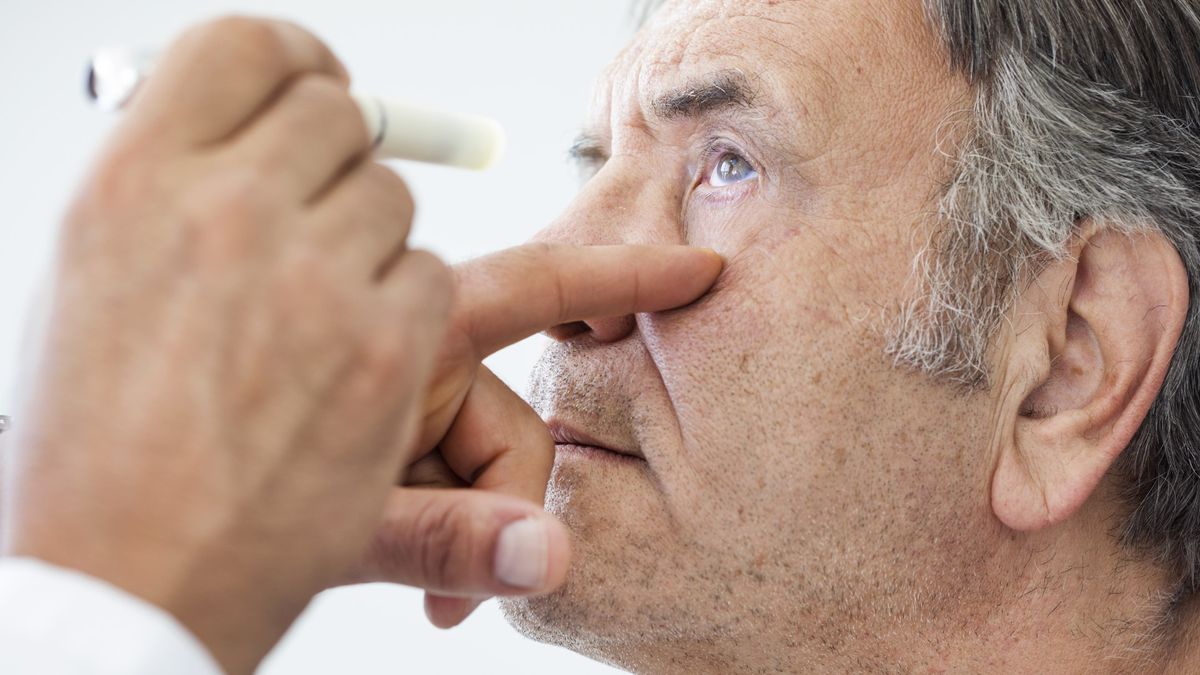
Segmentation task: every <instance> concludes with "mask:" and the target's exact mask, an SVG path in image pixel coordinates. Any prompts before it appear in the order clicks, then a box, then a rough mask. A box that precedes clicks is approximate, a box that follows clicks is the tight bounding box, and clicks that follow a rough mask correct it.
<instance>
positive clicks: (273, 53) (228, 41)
mask: <svg viewBox="0 0 1200 675" xmlns="http://www.w3.org/2000/svg"><path fill="white" fill-rule="evenodd" d="M180 46H181V48H184V49H189V50H192V51H195V52H197V53H199V54H206V55H211V54H219V55H221V59H222V61H223V62H224V63H228V64H236V67H237V68H238V70H240V71H242V72H248V71H252V72H268V73H276V72H279V71H282V70H284V69H285V68H286V67H287V58H288V57H287V55H288V49H287V45H286V44H285V40H284V38H283V36H282V35H281V34H280V32H279V30H278V29H277V28H276V27H275V25H274V24H273V23H272V22H271V21H269V20H267V19H258V18H253V17H248V16H242V15H228V16H223V17H220V18H217V19H213V20H211V21H208V22H205V23H202V24H200V25H198V26H196V27H195V28H193V29H191V30H190V31H188V32H187V33H185V34H184V36H183V37H182V38H181V39H180Z"/></svg>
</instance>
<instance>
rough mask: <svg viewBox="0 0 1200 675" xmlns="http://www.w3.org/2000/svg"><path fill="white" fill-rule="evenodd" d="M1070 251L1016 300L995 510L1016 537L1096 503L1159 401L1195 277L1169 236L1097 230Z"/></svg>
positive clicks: (1002, 373) (1005, 368)
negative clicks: (1113, 468) (1098, 489)
mask: <svg viewBox="0 0 1200 675" xmlns="http://www.w3.org/2000/svg"><path fill="white" fill-rule="evenodd" d="M1070 253H1071V254H1072V255H1071V256H1069V257H1067V258H1065V259H1063V260H1061V261H1058V262H1055V263H1053V264H1051V265H1050V266H1049V267H1047V268H1046V269H1045V270H1044V271H1043V272H1042V273H1041V274H1040V275H1039V276H1038V278H1037V279H1036V280H1035V282H1034V283H1033V284H1031V285H1030V286H1029V287H1028V288H1027V289H1026V290H1025V291H1024V292H1023V293H1022V294H1021V295H1020V296H1019V298H1018V299H1017V302H1016V303H1015V306H1014V313H1013V315H1012V321H1011V333H1010V334H1008V335H1007V336H1006V340H1007V342H1006V346H1005V349H1003V353H1004V355H1005V358H1004V359H1003V361H1002V362H1001V363H999V364H998V365H997V371H996V372H997V375H998V377H997V378H996V384H997V387H996V391H997V392H998V396H999V398H998V400H997V401H996V405H997V406H998V408H997V411H998V413H999V414H998V417H997V418H996V419H997V421H998V423H999V425H1000V427H999V428H998V429H997V430H996V431H997V433H996V436H995V438H996V440H997V442H998V445H997V446H996V447H994V452H995V453H996V454H995V469H994V472H993V474H992V491H991V501H992V511H993V512H994V513H995V514H996V517H997V518H998V519H999V520H1000V521H1001V522H1003V523H1004V524H1005V525H1006V526H1008V527H1010V528H1012V529H1015V530H1023V531H1031V530H1037V529H1040V528H1044V527H1048V526H1051V525H1056V524H1058V523H1061V522H1063V521H1064V520H1066V519H1068V518H1070V517H1071V516H1072V515H1074V514H1075V513H1076V512H1077V511H1078V510H1079V509H1080V507H1081V506H1082V505H1083V503H1084V502H1085V501H1087V499H1088V497H1089V496H1090V495H1091V494H1092V492H1093V491H1094V490H1095V489H1096V486H1097V485H1098V484H1099V482H1100V479H1101V478H1102V477H1103V476H1104V474H1105V473H1106V472H1107V471H1108V469H1109V468H1110V467H1111V466H1112V464H1113V462H1114V461H1116V459H1117V457H1118V456H1119V455H1120V454H1121V452H1122V451H1123V450H1124V449H1125V447H1126V446H1127V445H1129V442H1130V441H1131V439H1132V438H1133V435H1134V433H1136V432H1137V430H1138V427H1140V426H1141V424H1142V421H1143V420H1144V419H1145V417H1146V412H1147V411H1148V410H1149V409H1150V406H1151V404H1152V403H1153V402H1154V399H1155V398H1156V397H1157V396H1158V392H1159V389H1160V388H1161V387H1162V383H1163V378H1164V377H1165V376H1166V373H1167V368H1168V367H1169V366H1170V363H1171V357H1172V355H1173V354H1174V352H1175V344H1176V342H1177V341H1178V340H1179V335H1180V332H1181V331H1182V330H1183V324H1184V320H1185V318H1186V316H1187V310H1188V277H1187V271H1186V270H1185V268H1184V266H1183V262H1182V261H1181V260H1180V258H1179V254H1178V253H1177V252H1176V251H1175V248H1174V247H1173V246H1172V245H1171V244H1170V243H1169V242H1168V241H1167V240H1166V238H1165V237H1163V236H1162V235H1161V234H1158V233H1156V232H1149V233H1133V234H1129V233H1121V232H1117V231H1114V230H1109V229H1101V228H1099V227H1097V226H1096V224H1095V223H1094V222H1091V221H1089V222H1085V223H1083V226H1082V227H1081V230H1080V233H1079V235H1077V236H1076V238H1075V239H1073V240H1072V242H1071V246H1070Z"/></svg>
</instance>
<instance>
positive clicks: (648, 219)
mask: <svg viewBox="0 0 1200 675" xmlns="http://www.w3.org/2000/svg"><path fill="white" fill-rule="evenodd" d="M642 164H643V163H642V162H639V161H638V160H637V159H636V158H634V157H632V156H628V155H625V156H617V157H614V158H612V159H610V160H609V161H608V162H607V163H606V164H605V165H604V167H603V168H602V169H601V170H600V172H599V173H597V174H596V175H595V176H593V177H592V179H591V180H590V181H588V182H587V184H586V185H585V186H584V188H583V190H582V191H581V192H580V193H579V196H578V197H577V198H576V199H575V201H574V202H573V203H572V204H571V206H570V208H568V209H567V210H566V212H565V213H563V215H562V216H561V217H560V218H559V219H558V220H557V221H556V222H555V223H554V224H552V225H551V226H550V227H548V228H546V229H545V230H543V231H542V232H541V234H539V235H538V236H537V239H538V240H539V241H545V242H553V243H561V244H574V245H611V244H678V243H682V236H681V234H680V233H681V228H680V227H679V211H680V209H679V198H678V197H677V196H676V195H675V194H674V192H675V190H676V189H677V188H676V187H674V186H673V185H671V184H670V180H669V178H667V176H665V175H659V176H656V175H655V174H654V172H652V171H647V170H644V169H640V167H641V165H642ZM645 164H648V163H645ZM636 328H637V322H636V321H635V319H634V317H633V316H631V315H626V316H616V317H593V318H587V319H585V320H583V321H576V322H573V323H568V324H563V325H560V326H555V327H554V328H552V329H550V330H549V331H547V334H549V335H550V337H552V338H554V339H556V340H560V341H569V340H584V339H590V340H592V341H594V342H596V343H613V342H619V341H621V340H623V339H625V338H626V337H628V336H630V335H631V334H633V332H634V331H635V330H636Z"/></svg>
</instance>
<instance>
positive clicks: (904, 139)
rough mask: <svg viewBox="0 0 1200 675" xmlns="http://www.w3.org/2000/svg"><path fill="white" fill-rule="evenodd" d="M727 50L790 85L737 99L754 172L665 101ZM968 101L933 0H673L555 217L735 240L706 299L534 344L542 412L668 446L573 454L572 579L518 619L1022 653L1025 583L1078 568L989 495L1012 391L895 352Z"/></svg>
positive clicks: (562, 237)
mask: <svg viewBox="0 0 1200 675" xmlns="http://www.w3.org/2000/svg"><path fill="white" fill-rule="evenodd" d="M729 69H733V70H737V71H739V72H743V73H745V74H746V75H747V76H748V77H749V78H750V79H751V80H752V81H754V82H756V83H757V84H758V85H760V86H761V87H763V88H764V89H765V90H767V91H769V92H770V98H771V100H772V102H773V103H774V104H775V105H776V106H777V107H778V108H779V110H778V111H777V112H775V113H773V114H769V115H767V118H766V119H765V121H764V125H765V127H764V128H765V130H761V129H760V131H759V132H755V133H753V134H750V133H746V134H740V133H739V132H738V125H737V124H736V123H730V124H727V125H717V126H718V127H720V129H719V130H721V131H722V132H724V131H731V130H732V131H731V136H732V138H733V140H735V141H737V142H738V143H739V145H740V146H741V149H742V150H744V151H745V154H746V156H747V157H748V158H749V159H751V160H752V161H753V162H754V163H755V164H756V168H757V169H758V170H759V172H760V178H759V180H757V181H755V182H754V185H753V186H751V187H750V188H748V189H743V188H736V189H735V191H737V196H736V197H733V198H729V199H724V198H722V199H711V198H708V197H706V196H704V195H701V194H699V193H697V192H696V191H694V190H692V189H691V186H692V185H693V184H694V180H693V176H692V174H691V173H690V171H691V170H694V167H695V165H696V162H697V155H698V152H699V147H700V145H701V144H702V142H703V140H704V138H706V137H707V134H709V133H710V132H711V131H712V129H710V128H708V125H707V123H704V122H691V121H683V122H677V123H672V124H663V123H661V122H659V121H657V120H654V119H651V115H650V113H649V112H648V111H649V105H650V104H649V102H650V101H651V100H652V99H653V98H654V97H655V96H656V95H658V94H659V93H661V92H663V91H665V90H668V89H673V88H676V87H678V86H681V85H683V84H685V83H687V82H689V81H690V80H691V79H692V78H694V77H698V76H701V75H704V74H705V73H709V72H712V71H719V70H729ZM968 105H969V92H968V90H967V87H966V85H965V84H964V83H963V82H961V81H959V80H958V79H957V78H955V77H954V76H953V75H952V74H951V72H950V70H949V67H948V65H947V64H946V63H945V61H944V59H943V55H942V53H941V51H940V50H939V48H938V46H937V42H936V38H935V37H934V35H933V33H932V32H931V31H930V29H929V28H928V27H927V25H926V23H925V21H924V17H923V15H922V13H921V8H920V5H919V2H916V1H915V0H914V1H912V2H883V1H859V0H806V1H803V2H801V1H793V2H785V1H777V2H766V1H763V0H705V1H696V0H693V1H690V2H674V3H672V4H669V5H668V6H667V7H666V8H665V9H664V10H662V11H661V12H660V13H659V14H658V15H657V16H656V18H655V19H654V20H653V21H652V22H651V24H650V25H649V26H648V27H647V28H646V29H644V30H643V31H642V32H641V33H640V34H639V35H638V36H637V38H636V39H635V40H634V42H633V44H632V45H631V46H630V47H628V48H627V49H626V50H625V51H624V52H623V53H622V54H621V55H620V56H619V57H618V58H617V59H616V61H615V62H614V63H613V65H612V66H611V67H610V68H609V69H608V71H607V73H606V74H605V76H604V77H603V78H602V79H601V80H600V82H599V84H598V86H597V89H596V96H595V100H594V104H593V107H592V110H591V118H590V127H591V128H592V129H593V130H595V131H596V132H597V133H599V134H601V135H602V136H603V137H604V138H605V139H606V141H607V143H608V145H609V151H610V155H611V158H610V159H609V160H608V161H607V163H606V164H605V165H604V166H603V168H601V169H600V170H599V171H598V173H597V174H596V175H595V176H593V177H592V178H591V179H590V180H589V181H588V182H587V183H586V185H585V186H584V187H583V189H582V191H581V193H580V195H579V196H578V198H577V200H576V201H575V202H574V204H573V205H572V206H571V207H570V208H568V210H567V211H566V213H564V214H563V216H562V217H561V218H560V219H559V220H558V221H557V222H556V223H555V224H554V225H552V226H551V227H550V228H549V229H548V230H547V231H546V232H544V233H543V234H542V235H541V238H542V239H544V240H549V241H563V242H573V243H588V244H601V243H616V242H624V243H689V244H694V245H699V246H708V247H712V248H714V249H716V250H717V251H719V252H720V253H722V254H723V255H724V256H725V257H726V259H727V261H728V265H727V269H726V271H725V272H724V273H723V275H722V278H721V279H720V280H719V281H718V283H717V286H716V288H715V289H714V290H713V291H712V292H711V293H710V294H709V295H708V296H706V297H705V298H703V299H701V300H700V301H699V302H697V303H696V304H694V305H692V306H690V307H687V308H684V309H681V310H677V311H674V312H667V313H662V314H657V315H640V316H637V317H635V318H634V317H623V318H613V319H600V320H597V321H593V322H589V327H590V329H591V330H589V331H585V332H582V333H580V334H577V335H574V336H573V337H570V338H569V339H566V340H564V341H561V342H558V343H556V344H554V345H553V346H551V347H550V348H549V349H548V350H547V352H546V354H545V356H544V357H543V359H542V361H541V362H540V364H539V366H538V368H537V370H536V372H535V375H534V380H533V398H534V404H535V406H536V407H537V408H538V410H539V412H540V413H541V414H542V415H543V416H546V417H550V416H559V417H565V418H568V419H572V420H577V421H581V423H582V424H584V425H585V428H587V429H589V430H590V431H593V432H595V434H598V435H600V436H601V437H602V438H605V439H607V440H611V441H613V442H621V443H623V444H628V445H630V446H636V447H638V448H640V449H641V450H642V451H643V452H644V453H645V455H646V457H647V459H648V462H647V463H646V464H645V465H636V464H634V465H631V464H616V463H602V462H595V461H583V460H578V459H564V458H562V457H560V458H559V461H558V463H557V464H556V467H555V472H554V475H553V478H552V480H551V485H550V492H549V497H548V506H549V508H550V509H551V510H552V511H553V512H554V513H556V514H557V515H559V516H560V517H561V518H562V519H563V520H564V522H565V523H566V524H567V525H568V526H569V528H570V529H571V531H572V535H573V538H574V540H573V550H574V559H573V566H572V570H571V573H570V576H569V579H568V582H567V584H566V586H565V587H564V588H563V589H562V590H561V591H559V592H558V593H555V594H553V595H550V596H548V597H543V598H535V599H530V600H508V601H505V604H504V606H505V610H506V612H507V614H508V616H509V618H510V620H511V621H512V622H513V623H514V625H515V626H517V627H518V629H520V630H521V631H523V632H525V633H526V634H528V635H531V636H533V637H535V638H537V639H541V640H545V641H549V642H553V643H557V644H561V645H564V646H567V647H569V648H571V649H574V650H576V651H579V652H581V653H583V654H585V655H588V656H591V657H593V658H596V659H598V660H602V661H606V662H609V663H613V664H616V665H618V666H620V667H623V668H626V669H630V670H633V671H636V672H646V673H710V672H711V673H716V672H738V673H760V672H761V673H773V672H864V671H878V672H910V671H912V670H914V669H920V670H926V669H927V670H929V671H930V672H937V671H938V669H939V668H948V669H949V670H955V669H957V670H959V671H962V670H967V671H985V670H996V671H1000V672H1003V671H1004V670H1005V668H1006V667H1007V666H1011V664H1012V662H1011V661H1006V659H1007V658H1008V656H1006V655H1007V654H1008V653H1009V651H1010V650H1013V649H1015V648H1016V646H1017V645H1018V644H1025V643H1023V642H1022V641H1021V640H1022V638H1019V637H1018V636H1017V635H1016V632H1015V631H1013V630H1009V628H1008V627H1009V623H1010V622H1011V623H1012V625H1018V624H1019V625H1023V626H1034V627H1036V626H1039V625H1040V624H1038V623H1037V621H1036V620H1034V619H1033V618H1031V617H1032V616H1040V615H1038V614H1037V611H1038V610H1037V609H1036V608H1034V609H1031V608H1030V607H1029V606H1027V605H1020V606H1017V605H1013V604H1012V603H1007V599H1009V598H1011V597H1013V596H1015V595H1019V594H1020V593H1021V592H1022V590H1023V589H1024V588H1025V587H1026V585H1028V584H1030V583H1032V582H1031V581H1030V580H1031V579H1042V578H1044V577H1047V576H1049V575H1055V578H1056V579H1057V580H1058V583H1060V585H1062V584H1066V585H1070V584H1071V583H1073V581H1070V580H1071V579H1073V577H1071V576H1070V575H1069V574H1065V573H1064V574H1059V573H1058V568H1057V567H1055V563H1053V562H1050V563H1046V564H1045V565H1043V566H1042V567H1040V568H1037V570H1035V571H1034V572H1029V571H1028V569H1029V567H1030V555H1029V553H1028V551H1025V550H1023V549H1019V547H1018V546H1017V545H1016V544H1013V543H1012V541H1011V538H1010V537H1009V536H1008V535H1007V534H1006V533H1005V532H1004V531H1003V530H1002V528H1001V527H1000V526H999V525H998V523H997V522H996V521H995V519H994V518H993V517H992V516H991V511H990V507H989V502H988V480H989V476H990V471H991V463H992V461H993V458H992V457H991V455H990V453H989V442H990V436H991V433H992V431H993V430H992V429H991V428H990V426H989V423H988V420H990V419H991V418H992V414H991V410H992V406H993V404H994V402H993V401H992V399H991V397H990V395H988V394H977V395H966V394H964V393H963V392H961V391H958V390H955V389H952V388H949V387H946V386H942V385H938V384H936V383H933V382H931V381H929V380H928V379H927V378H925V377H923V376H920V375H916V374H912V373H907V372H904V371H900V370H897V369H894V368H893V367H892V366H891V364H890V363H889V362H888V360H887V359H886V358H885V356H884V354H883V346H884V338H883V335H882V330H883V327H884V325H885V324H886V321H887V319H888V318H889V317H891V316H892V313H893V312H894V311H895V309H896V308H897V306H898V303H899V301H900V300H901V299H902V298H903V297H905V293H906V292H909V291H910V290H911V286H910V285H909V274H910V269H911V264H912V259H913V256H914V254H915V253H916V250H917V247H918V245H919V244H920V243H921V242H922V241H923V240H924V238H925V236H926V235H927V234H928V232H929V229H928V228H930V227H931V224H930V223H931V220H932V219H931V214H932V211H933V209H934V208H935V198H936V194H937V191H938V188H939V187H940V186H941V185H942V183H943V181H944V179H945V177H946V175H947V171H948V165H947V161H948V160H947V158H946V156H945V153H943V152H939V151H938V150H937V146H938V143H939V141H946V140H949V141H953V140H954V139H953V138H952V137H948V134H949V133H950V132H949V131H948V129H947V126H946V125H945V121H946V120H947V119H948V118H949V117H950V116H951V115H952V114H953V113H955V112H957V111H961V110H963V109H964V108H966V107H967V106H968ZM772 130H773V131H772ZM741 144H744V145H741ZM743 187H744V186H743ZM738 190H740V191H738ZM1039 575H1040V576H1039ZM1064 579H1066V580H1068V581H1064ZM1051 604H1053V603H1051ZM997 626H1000V628H999V629H997ZM997 634H998V635H999V636H998V635H997ZM1043 635H1044V634H1043ZM1040 645H1041V647H1042V648H1046V649H1048V648H1049V647H1050V643H1049V642H1047V641H1045V640H1042V642H1041V643H1040Z"/></svg>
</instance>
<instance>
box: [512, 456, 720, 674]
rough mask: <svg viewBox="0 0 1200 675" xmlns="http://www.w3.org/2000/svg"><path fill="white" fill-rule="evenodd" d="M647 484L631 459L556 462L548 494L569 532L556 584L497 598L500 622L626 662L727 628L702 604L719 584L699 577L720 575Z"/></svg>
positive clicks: (630, 664)
mask: <svg viewBox="0 0 1200 675" xmlns="http://www.w3.org/2000/svg"><path fill="white" fill-rule="evenodd" d="M655 485H656V483H655V481H654V480H653V477H652V476H651V475H649V471H648V470H644V469H641V468H638V467H628V466H621V465H619V464H614V463H611V462H609V463H607V464H601V463H591V462H586V461H577V460H575V459H572V460H567V461H559V462H556V464H555V468H554V475H553V476H552V478H551V482H550V487H549V490H548V492H547V498H546V503H547V510H548V511H550V512H551V513H553V514H554V515H555V516H557V517H558V518H559V519H560V520H562V522H563V523H564V524H565V525H566V526H567V529H568V531H569V532H570V534H571V567H570V571H569V572H568V574H567V579H566V582H565V583H564V584H563V586H562V587H561V588H559V590H557V591H555V592H554V593H551V594H548V595H544V596H540V597H535V598H505V599H502V600H501V601H500V607H501V609H502V611H503V612H504V615H505V618H506V619H507V620H508V622H509V623H510V624H511V625H512V626H513V627H514V628H515V629H516V630H517V631H518V632H520V633H521V634H522V635H524V636H526V637H528V638H531V639H533V640H537V641H539V642H545V643H548V644H553V645H557V646H561V647H565V648H567V649H570V650H572V651H575V652H578V653H580V654H582V655H584V656H587V657H589V658H591V659H594V660H597V661H602V662H605V663H608V664H611V665H614V666H617V667H621V668H625V669H642V668H643V667H646V666H648V665H649V664H648V663H647V662H646V661H643V660H642V659H643V658H645V657H647V656H649V655H653V654H655V653H656V652H658V653H660V654H661V650H662V649H663V648H665V647H667V646H668V645H670V646H676V647H677V646H679V644H680V643H688V644H691V645H694V644H696V643H697V642H703V641H708V640H711V639H712V638H713V637H714V635H716V634H722V633H727V632H728V631H727V627H725V628H722V627H720V626H716V625H714V624H715V622H716V621H718V620H719V619H718V618H717V617H718V616H719V615H720V614H722V613H723V612H722V611H721V610H719V609H717V608H716V607H714V606H712V605H711V604H710V603H711V602H712V599H713V598H714V597H715V596H716V595H719V594H720V591H717V590H715V589H714V588H709V587H707V582H711V581H714V580H718V579H719V578H720V576H721V575H720V574H719V572H718V570H717V569H716V568H714V566H713V563H714V562H715V561H712V560H706V558H707V556H706V555H705V552H704V547H698V546H697V545H696V543H695V542H689V541H687V540H686V537H684V536H682V535H681V534H680V533H679V532H678V531H677V524H675V523H673V521H672V520H671V519H670V518H669V517H668V516H667V515H666V508H665V506H664V501H663V497H662V494H661V493H660V492H659V491H658V489H657V488H656V487H655ZM722 562H723V561H722ZM719 586H720V587H722V588H726V587H727V585H726V584H724V583H721V584H719ZM722 604H725V603H722ZM680 617H687V618H686V619H685V620H681V619H680ZM700 617H703V618H704V620H703V621H701V620H698V618H700Z"/></svg>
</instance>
